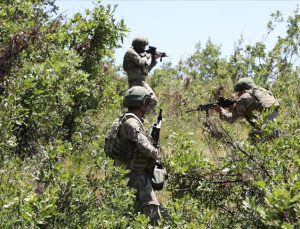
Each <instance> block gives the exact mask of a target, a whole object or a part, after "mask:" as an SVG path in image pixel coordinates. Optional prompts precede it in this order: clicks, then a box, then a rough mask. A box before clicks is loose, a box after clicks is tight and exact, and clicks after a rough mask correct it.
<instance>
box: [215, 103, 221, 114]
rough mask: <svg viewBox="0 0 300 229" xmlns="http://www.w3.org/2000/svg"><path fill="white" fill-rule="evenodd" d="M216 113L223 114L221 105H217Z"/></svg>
mask: <svg viewBox="0 0 300 229" xmlns="http://www.w3.org/2000/svg"><path fill="white" fill-rule="evenodd" d="M215 112H217V113H221V107H220V105H216V107H215Z"/></svg>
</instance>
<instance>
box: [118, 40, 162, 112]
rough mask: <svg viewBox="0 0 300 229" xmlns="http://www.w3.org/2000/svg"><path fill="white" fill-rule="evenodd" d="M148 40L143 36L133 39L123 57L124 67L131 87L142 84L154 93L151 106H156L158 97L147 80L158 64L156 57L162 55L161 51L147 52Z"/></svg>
mask: <svg viewBox="0 0 300 229" xmlns="http://www.w3.org/2000/svg"><path fill="white" fill-rule="evenodd" d="M148 44H149V42H148V40H147V39H146V38H143V37H136V38H134V39H133V41H132V47H131V48H129V49H128V50H127V52H126V53H125V56H124V59H123V69H124V71H125V72H126V74H127V76H128V84H129V88H131V87H133V86H142V87H144V88H146V89H147V90H148V91H149V92H150V93H152V101H151V104H150V106H151V107H155V105H156V104H157V98H156V96H155V94H154V92H153V90H152V88H151V87H150V86H149V85H148V84H147V83H146V82H145V79H146V76H147V75H148V73H149V72H150V70H151V69H152V68H153V67H154V66H155V65H156V63H157V61H156V59H157V58H159V57H161V54H160V53H159V52H156V53H155V54H150V53H147V52H146V50H145V49H146V46H147V45H148Z"/></svg>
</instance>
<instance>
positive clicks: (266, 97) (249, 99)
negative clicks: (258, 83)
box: [221, 88, 279, 123]
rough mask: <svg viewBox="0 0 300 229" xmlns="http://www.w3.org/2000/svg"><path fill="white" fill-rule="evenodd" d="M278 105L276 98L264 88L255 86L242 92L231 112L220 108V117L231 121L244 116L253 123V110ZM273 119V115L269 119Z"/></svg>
mask: <svg viewBox="0 0 300 229" xmlns="http://www.w3.org/2000/svg"><path fill="white" fill-rule="evenodd" d="M278 106H279V103H278V100H277V99H276V98H275V97H274V96H273V95H272V94H271V93H270V92H269V91H268V90H266V89H264V88H255V89H251V90H247V91H246V92H245V93H244V94H242V95H241V96H240V97H239V99H238V100H237V101H236V103H235V107H234V109H233V111H232V112H230V111H228V110H227V109H224V108H221V118H222V119H224V120H226V121H228V122H230V123H233V122H235V121H236V120H237V119H238V118H240V117H245V118H247V120H249V121H250V122H253V123H255V119H256V117H255V114H254V112H255V111H259V112H261V111H262V110H263V109H266V108H271V107H273V109H275V108H277V107H278ZM271 118H272V120H274V119H275V117H274V115H273V116H272V117H271V116H270V119H269V120H271Z"/></svg>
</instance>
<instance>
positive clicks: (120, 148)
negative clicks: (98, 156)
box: [104, 113, 141, 164]
mask: <svg viewBox="0 0 300 229" xmlns="http://www.w3.org/2000/svg"><path fill="white" fill-rule="evenodd" d="M131 117H134V118H135V119H136V120H138V121H139V122H141V121H140V120H139V118H138V117H137V116H136V115H135V114H133V113H124V114H122V115H120V117H119V118H118V119H117V120H115V121H114V123H113V124H112V127H111V130H110V132H109V133H108V135H107V137H106V138H105V144H104V152H105V154H106V155H107V156H108V157H110V158H111V159H114V160H118V161H122V162H125V163H126V164H128V163H129V161H130V160H131V159H132V157H133V151H134V145H133V143H131V142H129V141H127V140H125V139H120V138H119V137H118V134H119V131H120V128H121V126H122V124H123V123H124V122H125V121H126V120H127V119H128V118H131Z"/></svg>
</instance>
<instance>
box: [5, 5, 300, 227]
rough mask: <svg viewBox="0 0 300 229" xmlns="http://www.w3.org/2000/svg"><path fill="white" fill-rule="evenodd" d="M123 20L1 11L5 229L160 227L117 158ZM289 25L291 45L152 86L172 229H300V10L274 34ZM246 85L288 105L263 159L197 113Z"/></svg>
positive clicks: (256, 50)
mask: <svg viewBox="0 0 300 229" xmlns="http://www.w3.org/2000/svg"><path fill="white" fill-rule="evenodd" d="M114 11H115V7H112V6H103V5H102V4H101V2H98V3H97V4H96V5H95V8H94V9H93V10H86V12H85V14H80V13H77V14H75V15H74V16H73V18H71V19H68V20H67V19H66V18H64V17H63V16H62V15H57V14H56V12H57V7H56V5H55V1H54V0H34V1H33V0H22V1H19V0H12V1H6V0H5V1H3V2H1V3H0V17H1V21H0V35H1V36H0V126H1V128H0V207H1V211H0V225H1V228H145V227H147V224H148V221H149V220H148V219H147V218H146V217H145V216H144V215H140V214H137V213H136V212H135V211H134V193H133V190H130V189H129V188H127V186H126V183H127V181H126V179H124V178H123V175H124V174H125V173H126V172H127V171H125V170H123V169H117V168H115V167H114V166H113V161H112V160H110V159H109V158H107V157H106V156H105V154H104V151H103V144H104V137H105V136H106V134H107V130H108V129H109V127H110V125H111V123H112V121H113V120H114V119H115V118H116V117H117V116H118V114H119V113H121V112H122V111H124V108H123V107H122V99H123V98H122V97H123V95H124V93H125V91H126V89H127V79H126V78H124V77H121V76H120V75H119V72H120V71H119V70H120V67H119V66H116V65H115V63H114V53H113V50H114V49H115V48H117V47H119V46H120V45H121V44H122V40H123V38H124V37H125V36H126V34H127V32H128V31H129V30H128V28H127V26H126V25H125V23H126V22H124V21H123V20H120V21H118V20H117V19H115V18H114ZM284 21H285V22H287V23H286V25H287V27H286V33H285V34H282V35H281V36H280V37H278V39H277V43H276V44H275V45H274V47H272V48H271V49H270V50H267V49H266V45H265V44H264V43H262V42H257V43H256V44H254V45H247V44H245V43H244V42H243V40H240V41H238V45H237V46H236V47H235V50H234V52H233V54H232V55H230V56H229V57H227V58H224V57H223V56H222V53H221V49H220V47H219V46H217V45H215V44H213V43H212V42H211V41H210V40H209V41H207V43H206V44H204V45H201V44H200V43H199V44H197V45H196V47H195V52H194V53H192V54H191V55H190V56H189V57H188V58H187V59H185V60H182V61H180V63H178V64H175V65H172V64H171V63H164V64H162V65H161V66H160V67H159V68H157V69H156V70H154V72H153V73H152V75H151V77H150V78H149V79H148V82H149V83H150V85H151V87H152V88H153V89H154V91H155V92H156V94H157V96H158V99H159V105H158V107H157V108H162V109H163V117H164V120H163V128H162V133H161V135H162V136H161V150H162V153H163V160H164V164H165V165H166V166H167V168H168V172H169V179H168V182H167V185H166V187H165V188H164V190H163V191H161V192H158V193H157V194H158V197H159V199H160V201H161V202H162V204H163V205H164V206H165V207H166V208H167V210H168V211H169V213H170V215H171V218H170V219H168V220H166V221H162V222H161V224H162V225H161V227H163V226H167V225H168V226H169V228H299V227H300V176H299V174H300V119H299V111H300V90H299V89H300V68H299V47H300V29H299V25H300V21H299V9H295V13H294V15H291V16H290V17H289V18H282V15H281V13H280V12H275V13H274V14H272V15H271V20H270V22H268V24H267V27H266V30H267V31H268V33H272V32H273V30H274V29H276V25H278V24H279V23H282V22H284ZM243 76H250V77H252V78H253V79H254V80H255V82H256V83H257V84H259V85H261V86H263V87H265V88H268V89H270V90H271V91H272V92H273V93H274V95H275V96H276V97H277V98H279V99H280V103H281V107H280V114H279V117H278V119H277V120H276V122H274V123H268V124H267V125H264V124H261V127H262V128H263V129H264V130H265V131H266V132H268V131H270V132H271V131H272V130H274V129H276V130H280V131H281V133H282V136H281V137H280V138H276V139H273V140H271V141H269V142H265V143H258V144H256V145H253V144H251V143H250V141H249V140H248V139H247V136H248V131H249V130H250V128H251V127H250V125H249V124H248V123H246V122H245V121H243V120H241V121H239V122H237V123H236V124H233V125H230V124H228V123H225V122H222V121H221V120H220V119H219V117H218V115H216V114H215V113H214V112H211V113H210V117H209V118H207V117H206V116H205V113H198V112H195V113H186V111H187V110H188V109H190V108H196V107H197V106H198V105H199V104H204V103H208V102H212V101H215V100H216V98H217V96H218V95H219V94H222V95H223V96H225V97H232V96H233V95H232V88H233V84H234V83H235V82H236V81H237V80H238V79H239V78H241V77H243ZM156 115H157V114H155V113H152V114H150V116H149V117H148V119H147V122H146V124H145V125H146V126H147V127H148V128H150V127H151V125H152V122H153V121H155V118H156ZM263 115H264V114H263ZM263 115H262V116H263Z"/></svg>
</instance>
